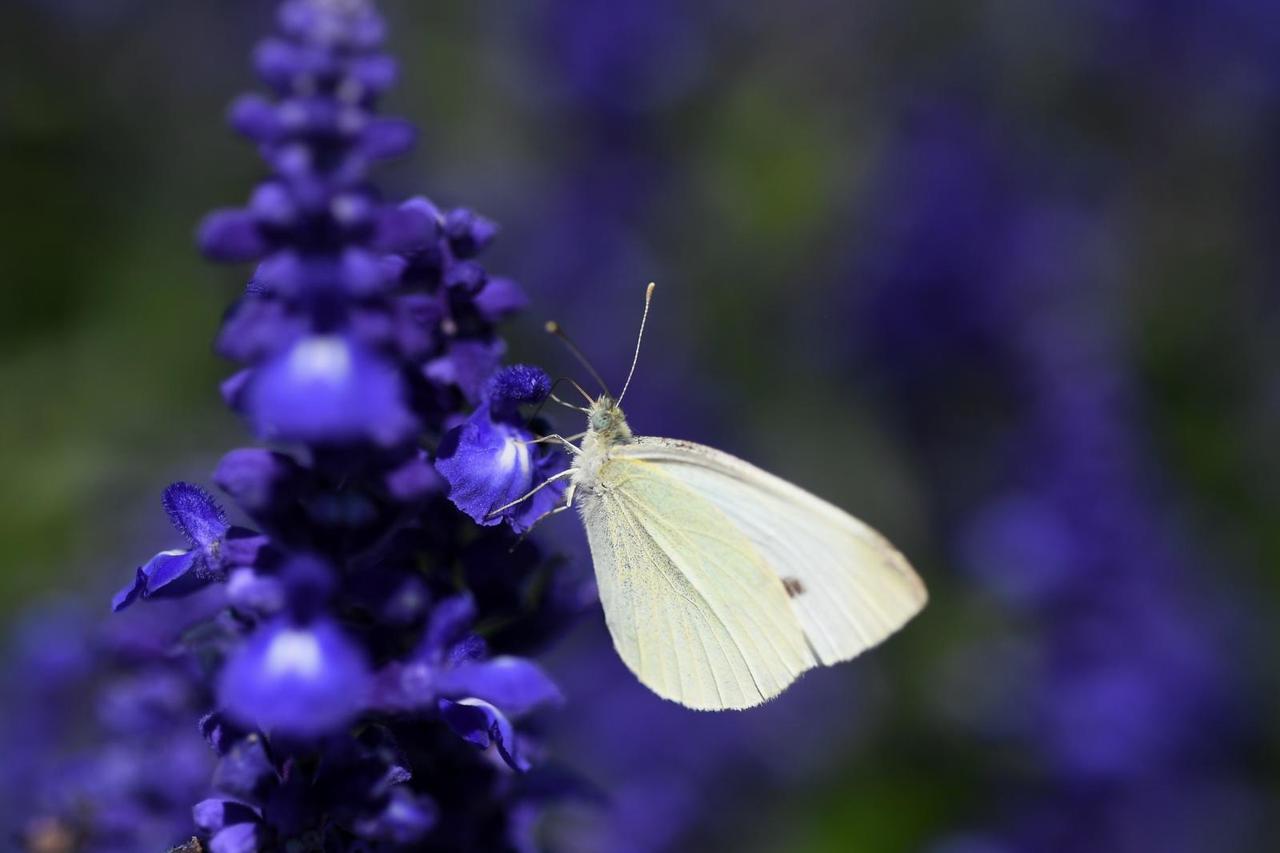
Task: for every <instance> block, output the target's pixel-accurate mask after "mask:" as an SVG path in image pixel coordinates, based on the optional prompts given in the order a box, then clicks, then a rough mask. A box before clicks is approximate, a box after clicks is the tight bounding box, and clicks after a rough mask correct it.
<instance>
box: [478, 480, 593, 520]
mask: <svg viewBox="0 0 1280 853" xmlns="http://www.w3.org/2000/svg"><path fill="white" fill-rule="evenodd" d="M574 470H575V469H573V468H565V469H564V470H563V471H561V472H560V473H559V474H553V475H552V476H550V477H548V478H547V479H545V480H543V481H542V482H541V483H539V484H538V485H536V486H534V487H533V488H532V489H530V490H529V491H527V492H525V493H524V494H523V495H521V496H520V497H518V498H516V499H515V500H513V501H512V502H511V503H506V504H503V505H502V506H500V507H498V508H497V509H495V510H491V511H490V512H489V514H488V515H486V516H485V518H493V517H494V516H495V515H497V514H498V513H500V512H502V511H503V510H508V509H511V507H513V506H515V505H516V504H518V503H520V502H522V501H527V500H528V499H529V498H531V497H533V496H534V495H535V494H537V493H538V492H540V491H541V490H542V489H545V488H546V487H547V486H549V485H551V484H552V483H554V482H555V481H556V480H563V479H564V478H565V477H572V476H573V473H574Z"/></svg>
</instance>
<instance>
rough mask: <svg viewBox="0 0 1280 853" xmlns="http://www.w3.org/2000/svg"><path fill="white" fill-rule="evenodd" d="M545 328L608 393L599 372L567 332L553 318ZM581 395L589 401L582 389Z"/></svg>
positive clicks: (589, 397) (589, 398)
mask: <svg viewBox="0 0 1280 853" xmlns="http://www.w3.org/2000/svg"><path fill="white" fill-rule="evenodd" d="M546 328H547V333H548V334H552V335H555V336H556V337H557V338H559V339H560V342H561V343H563V344H564V345H565V346H566V347H568V348H569V352H571V353H573V357H574V358H576V359H577V360H578V362H579V363H581V364H582V366H583V367H585V368H586V369H587V372H588V373H590V374H591V378H592V379H594V380H595V381H596V383H597V384H599V386H600V388H601V390H603V391H604V393H606V394H608V393H609V386H608V385H606V384H604V380H603V379H601V378H600V374H599V373H598V372H597V371H596V369H595V368H594V367H592V366H591V362H589V361H587V357H586V356H585V355H583V354H582V350H580V349H578V345H577V344H575V343H574V342H573V341H572V340H571V339H570V338H569V336H568V335H567V334H565V331H564V329H562V328H560V324H559V323H557V322H556V321H555V320H548V321H547V327H546ZM577 384H578V383H576V382H575V383H574V385H577ZM578 390H579V391H581V390H582V389H581V387H579V388H578ZM583 396H584V397H586V398H587V400H588V401H591V395H590V394H587V393H586V392H585V391H584V392H583Z"/></svg>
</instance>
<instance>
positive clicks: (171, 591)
mask: <svg viewBox="0 0 1280 853" xmlns="http://www.w3.org/2000/svg"><path fill="white" fill-rule="evenodd" d="M202 565H204V560H203V559H202V558H201V554H200V552H199V551H161V552H160V553H159V554H156V555H155V556H154V557H152V558H151V559H150V560H149V561H147V564H146V565H145V566H143V567H141V568H140V569H138V571H137V573H136V574H135V575H134V579H133V583H131V584H129V585H128V586H125V587H124V588H123V589H121V590H120V591H119V592H117V593H116V594H115V595H114V596H113V597H112V599H111V609H112V610H114V611H116V612H119V611H121V610H123V609H124V608H126V607H128V606H129V605H130V604H132V603H133V602H134V601H136V600H137V599H138V598H157V597H165V598H169V597H175V596H181V595H187V594H189V593H192V592H195V591H196V590H197V589H199V588H200V587H202V586H205V585H207V584H208V583H210V582H211V581H212V580H213V579H214V578H213V576H212V575H210V574H204V573H201V572H199V571H198V568H199V567H200V566H202Z"/></svg>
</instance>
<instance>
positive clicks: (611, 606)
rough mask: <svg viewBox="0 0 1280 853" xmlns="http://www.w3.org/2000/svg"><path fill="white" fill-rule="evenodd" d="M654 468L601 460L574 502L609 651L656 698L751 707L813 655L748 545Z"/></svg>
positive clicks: (772, 577)
mask: <svg viewBox="0 0 1280 853" xmlns="http://www.w3.org/2000/svg"><path fill="white" fill-rule="evenodd" d="M663 467H665V466H659V465H655V464H651V463H649V462H647V461H644V460H640V459H630V458H628V459H621V458H619V459H610V460H609V461H607V462H605V463H604V464H603V465H602V466H601V468H600V472H599V477H598V482H596V483H595V484H593V486H592V488H590V489H585V490H584V491H583V492H581V493H579V495H578V498H577V501H576V502H577V504H578V507H579V511H580V512H581V513H582V517H583V522H584V524H585V525H586V529H587V539H588V542H589V544H590V547H591V556H592V560H593V561H594V563H595V568H596V579H597V583H598V585H599V589H600V601H601V604H602V605H603V606H604V614H605V621H606V623H607V624H608V626H609V632H610V634H612V635H613V641H614V645H615V647H616V648H617V650H618V654H619V655H620V656H621V657H622V660H623V661H624V662H625V663H626V664H627V666H628V667H629V668H630V669H631V671H632V672H634V673H635V674H636V677H637V678H639V679H640V681H641V683H643V684H644V685H645V686H647V687H648V688H649V689H651V690H653V691H654V692H655V693H657V694H658V695H659V696H662V697H664V698H666V699H671V700H673V701H675V702H679V703H680V704H682V705H686V706H688V707H690V708H697V709H701V710H723V709H729V708H749V707H751V706H753V705H758V704H760V703H761V702H763V701H765V700H766V699H769V698H770V697H772V696H775V695H777V694H778V693H780V692H782V690H783V689H784V688H785V687H786V686H787V685H788V684H790V683H791V682H792V681H794V680H795V679H796V677H797V676H799V675H800V673H802V672H804V671H805V670H806V669H809V668H810V667H812V666H814V665H815V664H816V661H815V660H814V657H813V652H812V650H811V649H810V648H809V647H808V645H807V644H806V642H805V639H804V632H803V631H802V629H801V626H800V623H799V622H798V621H797V618H796V614H795V611H794V610H793V609H792V607H791V604H790V602H789V600H788V598H787V593H786V590H785V589H784V588H783V586H782V583H781V582H780V581H779V580H778V577H777V575H776V574H774V572H773V571H771V570H770V568H769V566H767V565H766V564H765V562H764V561H763V559H762V558H761V556H760V554H759V552H758V551H757V550H756V549H755V548H754V547H753V546H752V544H751V542H750V541H748V540H747V538H746V537H745V536H743V535H742V533H740V532H739V531H738V530H737V529H736V528H735V526H734V525H733V523H732V522H731V521H730V520H729V518H728V517H727V516H726V515H725V514H724V513H723V512H721V511H720V510H718V509H717V508H716V507H715V506H714V505H713V504H712V503H711V502H710V501H708V500H707V499H706V498H704V497H702V496H700V495H699V494H697V493H696V492H695V491H694V490H693V489H691V488H690V487H689V486H687V485H685V484H683V483H681V482H680V481H679V480H677V479H676V478H674V477H672V476H670V475H669V474H667V473H666V472H665V471H664V470H662V469H663Z"/></svg>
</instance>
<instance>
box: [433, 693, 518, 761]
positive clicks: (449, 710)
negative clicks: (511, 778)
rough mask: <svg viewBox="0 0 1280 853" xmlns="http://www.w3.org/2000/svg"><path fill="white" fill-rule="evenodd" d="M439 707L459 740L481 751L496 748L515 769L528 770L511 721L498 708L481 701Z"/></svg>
mask: <svg viewBox="0 0 1280 853" xmlns="http://www.w3.org/2000/svg"><path fill="white" fill-rule="evenodd" d="M439 707H440V716H441V717H443V718H444V721H445V722H446V723H447V724H448V725H449V728H451V729H453V732H454V734H456V735H457V736H458V737H460V738H462V739H463V740H465V741H467V742H468V743H473V744H475V745H476V746H478V747H480V748H481V749H488V748H489V747H490V746H493V747H494V748H496V749H497V750H498V755H500V756H502V760H503V761H505V762H506V763H507V765H508V766H510V767H511V769H512V770H515V771H517V772H520V773H523V772H525V771H526V770H528V769H529V762H527V761H525V760H524V759H523V758H522V757H520V755H519V754H518V753H517V751H516V732H515V729H514V728H513V727H512V725H511V721H510V720H508V719H507V718H506V717H505V716H503V714H502V712H501V711H499V710H498V709H497V708H495V707H493V706H492V705H490V704H489V703H488V702H484V701H482V700H480V699H463V700H461V701H459V702H453V701H450V700H449V699H441V700H440V705H439Z"/></svg>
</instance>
